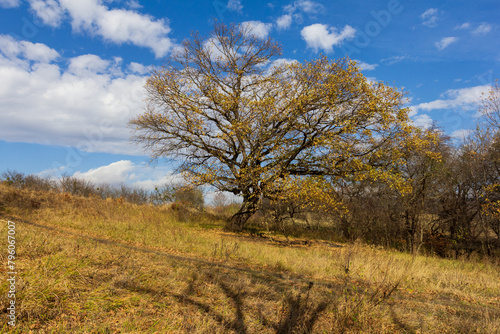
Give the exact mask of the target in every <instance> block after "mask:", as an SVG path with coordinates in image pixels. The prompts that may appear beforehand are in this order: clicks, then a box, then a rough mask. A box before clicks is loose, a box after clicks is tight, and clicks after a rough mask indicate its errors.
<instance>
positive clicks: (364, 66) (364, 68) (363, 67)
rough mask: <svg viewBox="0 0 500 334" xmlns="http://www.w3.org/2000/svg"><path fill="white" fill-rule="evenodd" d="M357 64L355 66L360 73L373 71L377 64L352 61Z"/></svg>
mask: <svg viewBox="0 0 500 334" xmlns="http://www.w3.org/2000/svg"><path fill="white" fill-rule="evenodd" d="M354 61H355V62H356V63H357V66H358V67H359V69H360V70H362V71H373V70H374V69H376V68H377V66H378V64H368V63H365V62H364V61H361V60H356V59H355V60H354Z"/></svg>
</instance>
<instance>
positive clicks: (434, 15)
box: [420, 8, 439, 28]
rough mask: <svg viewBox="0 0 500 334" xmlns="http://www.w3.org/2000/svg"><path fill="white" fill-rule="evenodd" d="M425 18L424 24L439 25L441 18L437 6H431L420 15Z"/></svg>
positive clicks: (430, 26)
mask: <svg viewBox="0 0 500 334" xmlns="http://www.w3.org/2000/svg"><path fill="white" fill-rule="evenodd" d="M420 18H421V19H422V20H423V22H422V24H423V25H424V26H427V27H429V28H434V27H437V25H438V24H437V22H438V20H439V12H438V10H437V9H436V8H429V9H427V10H426V11H425V12H423V13H422V15H420Z"/></svg>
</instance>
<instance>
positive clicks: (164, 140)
mask: <svg viewBox="0 0 500 334" xmlns="http://www.w3.org/2000/svg"><path fill="white" fill-rule="evenodd" d="M280 54H281V49H280V47H279V46H278V45H277V44H276V43H275V42H273V40H271V39H270V38H268V39H261V38H259V36H257V35H255V34H253V33H252V29H251V27H249V26H241V25H231V26H226V25H224V24H217V23H216V24H215V26H214V30H213V32H212V34H211V35H210V36H208V37H207V38H205V39H203V38H202V37H201V36H199V34H197V33H194V34H193V35H192V37H191V38H190V39H189V40H186V41H184V42H183V43H182V45H181V46H180V47H178V48H177V49H175V51H174V52H172V53H171V54H170V55H169V56H168V58H167V59H166V61H165V64H164V65H163V66H162V67H160V68H157V69H155V70H153V71H152V74H151V76H150V77H149V79H148V80H147V84H146V90H147V96H148V107H147V109H146V110H145V112H144V113H143V114H142V115H140V116H138V117H137V118H135V119H133V120H131V122H130V123H131V125H132V126H133V127H134V129H135V130H136V136H135V139H136V140H137V141H138V142H139V143H142V144H144V145H145V147H146V148H147V149H148V150H149V152H151V153H152V156H153V157H154V158H158V157H171V158H175V159H178V160H180V161H182V165H181V166H180V170H181V171H183V172H185V174H186V175H189V177H190V178H191V179H192V181H193V182H195V183H198V184H210V185H212V186H214V187H216V188H217V189H219V190H221V191H229V192H232V193H234V194H236V195H240V196H242V198H243V203H242V206H241V209H240V210H239V212H238V213H236V214H235V215H234V216H233V217H232V218H231V220H230V222H229V224H228V226H229V227H231V228H232V229H236V230H241V229H242V228H243V227H244V225H245V223H246V221H247V220H248V218H249V217H251V216H252V215H253V213H255V211H256V210H257V208H258V204H259V200H260V199H261V198H262V197H277V196H282V197H283V196H302V195H303V196H306V197H307V196H309V197H313V196H314V195H315V194H316V195H318V196H323V197H325V196H326V195H325V194H333V193H334V191H333V192H329V191H328V187H330V188H332V187H333V188H334V187H335V186H334V183H335V182H334V180H335V179H338V178H342V177H343V176H345V175H349V176H350V177H352V175H360V177H367V176H370V177H376V178H391V177H394V175H396V174H397V173H396V174H395V171H394V170H392V169H391V166H394V165H396V164H395V163H394V162H395V161H396V160H398V159H399V158H401V156H400V155H399V153H398V152H399V150H398V147H399V145H401V143H403V142H404V141H405V140H406V138H408V137H409V134H410V133H411V132H412V131H413V128H412V126H410V125H409V120H408V110H407V109H405V108H403V107H402V103H403V102H402V94H401V92H399V91H398V90H396V89H394V88H391V87H388V86H386V85H384V84H382V83H373V82H370V81H369V80H367V79H366V78H365V77H364V76H363V75H362V74H361V73H360V72H359V70H358V68H357V67H356V63H355V62H353V61H351V60H349V59H340V60H336V61H332V60H329V59H327V58H326V57H320V58H318V59H316V60H312V61H305V62H303V63H299V62H296V61H293V62H292V61H287V60H284V59H279V58H277V57H279V56H280ZM332 180H333V183H332ZM321 202H322V203H325V200H324V198H323V199H322V200H321Z"/></svg>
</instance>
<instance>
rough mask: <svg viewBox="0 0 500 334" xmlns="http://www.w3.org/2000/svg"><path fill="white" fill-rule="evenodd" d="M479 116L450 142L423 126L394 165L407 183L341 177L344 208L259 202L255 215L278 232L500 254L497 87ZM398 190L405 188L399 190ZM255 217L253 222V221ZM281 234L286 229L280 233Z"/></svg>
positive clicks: (337, 190)
mask: <svg viewBox="0 0 500 334" xmlns="http://www.w3.org/2000/svg"><path fill="white" fill-rule="evenodd" d="M479 110H480V111H481V113H482V114H483V117H482V118H480V119H479V120H478V123H477V127H476V129H475V130H474V131H471V132H470V133H469V134H468V135H467V136H465V137H464V138H461V139H455V140H454V141H453V140H452V139H451V138H450V137H449V136H447V135H445V134H444V133H443V132H442V131H440V130H439V129H438V128H436V127H432V128H430V129H427V130H424V131H422V132H421V133H420V134H419V136H420V137H421V138H422V139H424V138H427V139H428V140H426V144H425V146H423V147H422V148H421V149H409V150H408V151H407V152H406V154H404V156H403V159H402V161H401V164H400V165H399V166H398V168H399V169H400V170H399V172H400V175H401V176H402V178H403V180H404V181H405V182H406V187H402V188H401V187H399V188H398V187H394V184H393V181H392V180H376V179H373V178H366V179H363V180H354V179H351V180H349V179H348V178H344V179H343V180H338V181H336V183H335V187H333V190H332V192H334V194H333V195H334V196H336V197H337V198H339V199H341V202H342V206H340V207H333V208H332V207H328V205H318V203H316V205H310V201H309V200H305V201H301V200H300V198H293V200H278V201H271V200H267V199H264V200H263V202H262V207H261V209H260V211H259V214H260V215H259V217H260V219H262V218H265V219H267V221H268V222H269V221H271V222H272V223H273V224H272V225H271V226H272V228H273V229H275V230H279V229H282V230H283V231H284V230H285V229H286V228H289V229H290V231H289V233H291V231H292V230H293V228H294V225H295V226H297V225H299V224H298V222H301V223H302V225H301V226H303V227H304V228H305V229H313V230H314V229H316V230H320V229H326V230H328V231H329V233H331V234H332V235H335V236H336V237H338V238H340V239H341V240H345V241H354V240H357V239H360V240H363V241H364V242H367V243H371V244H375V245H383V246H388V247H394V248H398V249H400V250H405V251H408V252H417V251H419V250H427V251H429V252H432V253H435V254H437V255H440V256H457V255H460V254H462V255H465V256H470V255H471V254H472V253H474V252H479V253H482V254H486V255H490V256H491V255H500V126H499V125H500V88H499V86H498V84H496V85H494V86H493V87H492V89H491V91H490V92H489V94H488V95H487V96H485V97H484V98H483V100H482V102H481V103H480V106H479ZM401 189H403V191H402V190H401ZM256 221H258V219H256ZM285 232H286V231H285Z"/></svg>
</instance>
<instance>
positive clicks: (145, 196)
mask: <svg viewBox="0 0 500 334" xmlns="http://www.w3.org/2000/svg"><path fill="white" fill-rule="evenodd" d="M0 181H1V182H2V183H4V184H6V185H8V186H12V187H16V188H19V189H30V190H36V191H56V192H63V193H68V194H71V195H76V196H84V197H97V198H102V199H106V198H114V199H122V200H123V201H127V202H130V203H135V204H153V205H162V204H166V203H179V204H182V205H185V206H191V207H194V208H197V209H199V210H202V209H203V206H204V204H205V199H204V196H203V191H202V190H201V189H200V188H199V187H195V186H192V185H188V184H165V185H161V186H157V187H155V189H154V190H153V191H150V190H145V189H142V188H138V187H131V186H128V185H125V184H120V185H110V184H99V185H96V184H94V183H92V182H90V181H88V180H84V179H79V178H76V177H74V176H68V175H63V176H61V177H60V178H53V177H41V176H38V175H25V174H24V173H20V172H17V171H12V170H7V171H5V172H3V173H2V175H1V176H0Z"/></svg>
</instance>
